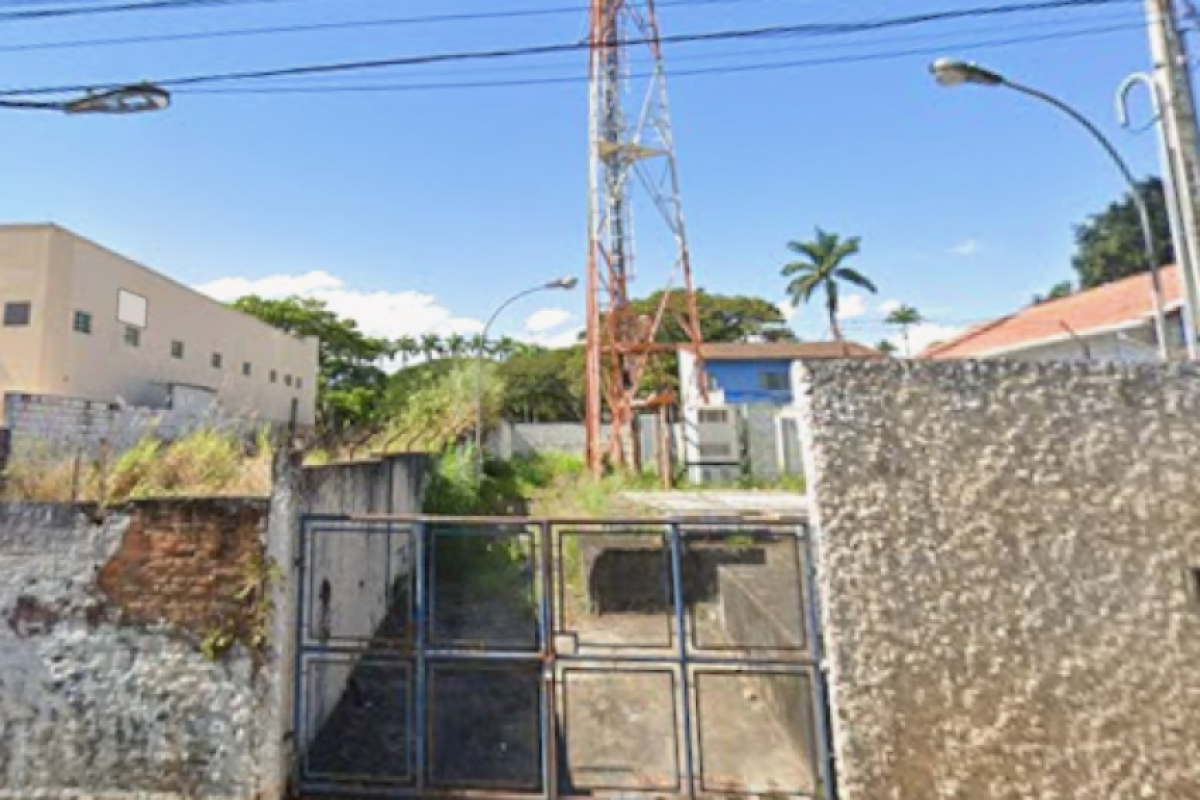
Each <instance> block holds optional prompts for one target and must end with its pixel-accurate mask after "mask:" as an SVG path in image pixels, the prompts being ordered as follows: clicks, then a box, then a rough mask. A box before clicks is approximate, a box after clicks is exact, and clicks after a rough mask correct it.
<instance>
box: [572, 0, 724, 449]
mask: <svg viewBox="0 0 1200 800" xmlns="http://www.w3.org/2000/svg"><path fill="white" fill-rule="evenodd" d="M590 42H591V50H590V52H591V71H590V76H591V77H590V82H589V91H590V98H591V103H590V105H591V123H590V127H589V134H590V137H591V147H590V171H589V196H590V214H589V239H590V241H589V247H588V274H587V291H588V297H587V316H588V320H587V323H588V324H587V435H588V463H589V465H590V466H591V468H592V470H593V472H596V473H599V472H600V471H601V470H602V469H603V468H604V465H605V462H607V463H608V464H609V465H611V466H612V467H613V468H614V469H625V470H627V469H636V468H638V467H639V466H640V454H639V452H638V436H637V417H638V415H639V412H642V411H649V410H656V409H660V408H663V407H664V406H666V405H667V404H670V403H672V402H673V401H674V398H673V397H671V396H670V394H669V393H668V392H666V391H665V387H662V386H651V385H647V384H648V381H647V377H648V372H649V371H650V370H649V368H650V367H651V365H652V364H653V362H654V360H655V359H656V358H661V357H662V356H663V355H664V354H666V353H670V352H672V351H674V350H676V349H679V348H686V349H689V350H693V351H694V352H695V353H696V355H697V363H699V355H700V350H699V348H700V344H701V334H700V326H699V314H698V312H697V308H696V297H695V294H694V290H693V286H692V274H691V264H690V261H689V256H688V243H687V235H686V233H685V230H684V224H683V209H682V206H681V204H680V200H679V178H678V172H677V169H676V161H675V145H674V137H673V136H672V133H671V119H670V114H669V111H668V106H667V78H666V72H665V71H664V69H663V57H662V48H661V44H660V41H659V28H658V20H657V17H656V16H655V9H654V0H592V2H591V36H590ZM635 208H636V209H637V211H638V213H639V219H638V221H639V225H640V228H639V236H640V237H642V238H643V239H645V238H646V236H647V232H648V231H649V227H650V225H649V224H653V225H655V226H659V227H660V231H658V232H653V231H651V233H652V234H653V233H662V234H663V235H662V236H660V237H658V238H659V239H660V240H661V242H665V243H666V249H665V250H664V249H663V248H662V247H661V246H660V247H659V250H662V251H663V252H666V253H668V254H667V255H665V256H663V258H662V259H661V262H662V263H638V264H637V265H636V267H637V269H636V271H635V263H634V258H635V247H634V235H633V231H634V227H633V223H634V210H635ZM647 218H648V219H647ZM648 223H649V224H648ZM651 249H652V248H643V251H644V252H650V250H651ZM647 260H649V259H647ZM635 280H636V281H637V282H638V284H639V290H640V291H639V294H642V295H643V296H649V295H650V294H652V293H653V292H654V291H655V290H657V289H663V290H665V291H664V294H663V296H662V302H661V303H659V304H658V305H657V307H656V308H653V309H650V313H645V314H640V315H639V314H635V313H633V310H632V308H631V306H630V289H631V286H632V284H633V283H634V282H635ZM668 315H671V316H672V317H673V318H674V319H675V320H676V321H677V323H678V324H679V327H680V328H681V329H682V330H683V331H684V338H685V339H686V341H685V342H684V343H683V344H678V345H676V344H665V343H661V342H659V341H657V339H658V338H659V337H658V334H659V331H660V329H661V327H662V324H663V321H664V319H666V317H667V316H668ZM606 410H607V417H606V416H605V411H606Z"/></svg>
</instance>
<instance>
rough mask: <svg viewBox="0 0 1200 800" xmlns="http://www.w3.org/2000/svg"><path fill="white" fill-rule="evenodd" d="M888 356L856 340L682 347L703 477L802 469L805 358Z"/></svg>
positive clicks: (695, 470) (689, 427)
mask: <svg viewBox="0 0 1200 800" xmlns="http://www.w3.org/2000/svg"><path fill="white" fill-rule="evenodd" d="M863 358H882V355H881V354H880V353H879V352H878V351H876V350H872V349H871V348H869V347H864V346H863V345H861V344H856V343H854V342H735V343H723V344H706V345H704V346H703V347H702V348H701V351H700V358H699V359H697V358H696V355H695V354H694V353H690V352H687V351H683V350H681V351H680V353H679V389H680V405H681V407H682V421H683V430H682V437H683V447H682V450H683V454H684V459H685V461H686V464H687V467H688V473H689V476H690V478H691V479H692V480H693V481H696V482H700V483H703V482H708V481H728V480H732V479H736V478H738V477H740V476H742V475H745V474H746V473H747V472H748V473H749V474H752V475H754V476H756V477H763V478H769V477H774V476H777V475H779V474H798V473H799V472H800V471H801V465H800V432H799V415H798V413H797V408H796V404H795V400H796V396H795V388H794V385H793V381H794V375H793V372H794V370H793V366H794V365H795V364H796V362H798V361H813V360H827V359H863Z"/></svg>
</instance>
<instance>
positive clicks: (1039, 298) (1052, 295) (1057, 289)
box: [1033, 281, 1075, 306]
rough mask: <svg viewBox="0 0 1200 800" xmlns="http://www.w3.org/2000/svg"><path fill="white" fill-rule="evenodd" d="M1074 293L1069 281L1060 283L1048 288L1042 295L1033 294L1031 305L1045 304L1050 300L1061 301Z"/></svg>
mask: <svg viewBox="0 0 1200 800" xmlns="http://www.w3.org/2000/svg"><path fill="white" fill-rule="evenodd" d="M1074 292H1075V287H1074V286H1073V285H1072V284H1071V282H1070V281H1061V282H1059V283H1056V284H1054V285H1053V286H1051V287H1050V291H1048V292H1046V293H1045V294H1044V295H1042V294H1035V295H1034V296H1033V305H1035V306H1036V305H1038V304H1039V303H1045V302H1047V301H1050V300H1061V299H1062V298H1064V297H1070V296H1071V295H1072V294H1074Z"/></svg>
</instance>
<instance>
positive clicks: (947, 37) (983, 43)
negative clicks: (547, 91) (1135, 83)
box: [184, 15, 1146, 93]
mask: <svg viewBox="0 0 1200 800" xmlns="http://www.w3.org/2000/svg"><path fill="white" fill-rule="evenodd" d="M1103 21H1106V22H1107V21H1108V20H1103ZM1111 21H1112V22H1113V23H1114V24H1113V25H1111V26H1105V27H1100V26H1092V27H1087V28H1080V27H1078V26H1079V21H1078V20H1070V21H1069V22H1070V23H1071V25H1070V26H1069V27H1067V28H1066V29H1065V30H1054V31H1053V32H1051V31H1049V30H1047V32H1045V33H1040V34H1031V35H1029V36H1018V37H1013V38H1000V39H995V40H993V39H985V40H977V39H971V38H966V39H964V38H963V37H964V36H968V34H976V33H983V31H978V32H977V31H961V32H956V33H949V32H940V33H934V34H931V35H921V34H917V35H910V36H896V37H887V38H872V39H870V40H869V41H862V40H851V41H826V42H819V43H816V44H806V45H805V46H804V52H805V53H806V54H807V53H815V52H828V51H845V50H846V49H848V48H857V49H859V50H861V49H862V48H863V47H879V46H901V47H905V48H907V47H908V46H910V45H914V44H917V43H925V42H928V43H929V44H930V45H932V44H935V43H936V44H937V45H938V48H939V52H940V51H941V50H967V49H974V48H980V47H987V46H1001V45H1005V44H1010V43H1011V44H1021V43H1025V42H1027V41H1028V42H1031V43H1032V42H1041V41H1048V40H1054V39H1058V38H1063V39H1069V38H1076V37H1080V36H1091V35H1102V34H1106V33H1111V32H1116V31H1121V30H1139V29H1141V28H1144V27H1145V24H1146V22H1145V20H1144V19H1143V18H1142V17H1141V16H1140V15H1134V16H1126V15H1122V16H1121V17H1119V18H1114V19H1112V20H1111ZM1061 22H1067V20H1062V21H1060V23H1061ZM1116 23H1122V24H1116ZM1061 27H1062V25H1061V24H1059V25H1055V24H1054V23H1047V24H1043V25H1039V26H1038V30H1046V29H1048V28H1061ZM1029 29H1030V28H1029V26H1028V25H1024V24H1017V25H1007V26H1000V25H997V26H991V27H989V28H988V29H987V31H986V32H987V33H996V32H1003V31H1021V32H1023V31H1028V30H1029ZM796 52H797V48H796V45H795V44H792V45H789V46H785V47H777V46H773V47H766V48H758V49H754V50H750V49H749V48H746V47H741V48H738V49H737V50H736V51H729V50H722V51H718V52H703V53H678V54H674V55H672V57H671V59H670V63H671V65H672V67H674V66H677V65H679V64H681V63H694V62H713V61H728V60H730V59H742V60H745V59H746V58H748V57H755V56H770V55H780V54H787V55H795V54H796ZM886 52H887V53H888V54H889V55H890V52H891V51H886ZM907 52H908V50H907V49H904V50H902V53H907ZM930 52H932V51H930ZM920 54H928V53H924V52H922V53H920ZM855 55H856V54H853V53H852V54H850V56H849V57H854V56H855ZM629 61H630V63H631V64H632V63H634V59H632V58H631V59H629ZM531 72H532V73H536V74H543V73H544V72H545V68H544V66H538V65H535V64H518V65H501V66H489V67H478V68H467V69H462V68H448V69H441V70H428V69H423V70H421V71H420V72H419V73H418V74H417V76H416V77H419V78H428V77H435V76H440V77H447V76H450V77H455V78H465V77H470V76H479V75H484V76H494V75H496V74H497V73H531ZM668 72H669V73H670V74H671V75H678V74H681V73H682V71H681V70H675V69H669V70H668ZM380 77H383V76H380ZM568 77H571V78H572V80H577V81H580V82H583V81H586V80H587V77H586V76H585V75H582V74H574V73H573V74H572V75H571V76H568ZM628 77H629V78H630V79H642V78H647V77H650V75H649V74H648V73H640V74H639V73H632V74H630V75H629V76H628ZM389 80H394V79H392V78H387V77H383V80H381V81H377V82H371V80H370V78H368V77H362V78H359V79H358V80H357V81H355V83H353V84H352V85H350V86H349V87H348V90H351V91H353V90H358V89H359V88H360V87H372V86H375V87H381V88H385V89H386V88H388V87H390V86H400V87H401V88H403V87H404V86H407V85H408V84H395V83H387V81H389ZM448 85H450V86H453V85H454V84H453V83H448ZM331 86H336V85H335V84H327V83H318V82H317V81H316V80H315V79H311V78H310V79H306V80H305V82H304V83H299V84H282V85H281V84H279V83H272V84H271V85H270V86H269V87H255V89H256V91H262V92H270V91H271V90H273V89H275V88H283V87H303V88H305V89H309V90H319V89H321V88H328V87H331ZM184 91H189V90H186V89H185V90H184ZM190 91H191V92H192V93H196V92H213V93H223V92H230V91H233V90H226V89H195V90H190ZM237 91H239V92H240V91H244V90H242V89H238V90H237ZM245 91H249V90H248V89H247V90H245Z"/></svg>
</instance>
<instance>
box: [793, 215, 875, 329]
mask: <svg viewBox="0 0 1200 800" xmlns="http://www.w3.org/2000/svg"><path fill="white" fill-rule="evenodd" d="M861 242H862V240H861V239H860V238H859V237H857V236H851V237H849V238H848V239H843V238H841V237H840V236H838V235H837V234H836V233H828V232H826V231H823V230H821V229H820V228H817V238H816V239H815V240H813V241H811V242H795V241H793V242H788V243H787V247H788V250H791V251H792V252H793V253H796V254H797V255H801V256H804V258H803V259H801V260H800V261H792V262H790V263H788V264H784V265H783V269H782V270H780V272H781V273H782V274H783V276H784V277H785V278H791V279H792V280H791V281H790V282H789V283H788V286H787V293H788V297H789V298H791V301H792V306H793V307H795V306H799V305H800V304H801V303H807V302H809V301H810V300H812V296H813V294H814V293H815V292H817V291H818V290H821V289H823V290H824V292H825V309H826V311H827V312H828V313H829V331H830V333H832V334H833V338H834V339H836V340H837V341H839V342H840V341H842V329H841V328H840V327H839V326H838V321H837V316H838V282H839V281H841V282H845V283H849V284H853V285H854V286H857V287H859V288H861V289H866V290H867V291H868V292H872V293H873V292H875V291H876V290H875V284H873V283H871V281H870V280H869V279H868V278H867V277H866V276H865V275H863V274H862V273H861V272H858V271H857V270H854V269H851V268H850V267H847V266H845V262H846V259H848V258H849V257H850V256H852V255H855V254H856V253H858V251H859V246H860V244H861Z"/></svg>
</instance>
